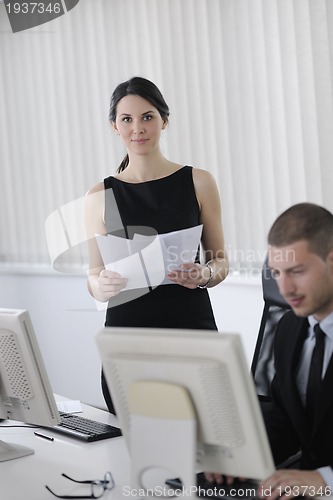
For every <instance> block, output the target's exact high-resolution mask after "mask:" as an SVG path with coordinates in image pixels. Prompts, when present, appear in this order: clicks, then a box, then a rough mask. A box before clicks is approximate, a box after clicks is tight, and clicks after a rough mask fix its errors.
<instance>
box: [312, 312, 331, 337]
mask: <svg viewBox="0 0 333 500" xmlns="http://www.w3.org/2000/svg"><path fill="white" fill-rule="evenodd" d="M308 321H309V325H310V331H311V333H310V337H313V336H314V330H313V327H314V325H316V324H317V323H318V320H317V319H316V318H315V317H314V316H312V315H311V316H308ZM320 328H321V329H322V331H323V332H324V333H325V334H326V335H327V336H328V337H329V338H330V339H331V340H332V341H333V312H331V313H330V314H329V315H328V316H326V317H325V318H324V319H323V320H322V321H320Z"/></svg>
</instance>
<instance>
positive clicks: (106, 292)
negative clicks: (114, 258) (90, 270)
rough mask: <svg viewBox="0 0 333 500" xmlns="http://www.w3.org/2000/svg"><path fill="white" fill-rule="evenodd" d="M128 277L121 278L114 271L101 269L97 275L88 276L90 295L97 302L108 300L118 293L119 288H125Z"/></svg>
mask: <svg viewBox="0 0 333 500" xmlns="http://www.w3.org/2000/svg"><path fill="white" fill-rule="evenodd" d="M127 282H128V278H123V277H122V276H121V275H120V274H118V273H115V272H114V271H109V270H107V269H103V271H101V272H100V274H99V276H97V275H92V276H89V284H90V287H91V290H92V295H93V296H94V298H95V299H96V300H98V301H99V302H108V301H109V300H110V299H111V298H112V297H115V296H116V295H118V294H119V293H120V292H121V290H123V289H124V288H126V286H127Z"/></svg>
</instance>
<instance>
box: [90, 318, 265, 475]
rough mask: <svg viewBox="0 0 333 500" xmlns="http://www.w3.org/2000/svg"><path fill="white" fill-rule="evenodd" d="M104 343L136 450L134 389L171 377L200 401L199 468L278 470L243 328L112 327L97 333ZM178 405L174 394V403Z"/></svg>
mask: <svg viewBox="0 0 333 500" xmlns="http://www.w3.org/2000/svg"><path fill="white" fill-rule="evenodd" d="M97 344H98V347H99V351H100V356H101V358H102V363H103V370H104V373H105V377H106V380H107V383H108V386H109V388H110V392H111V395H112V398H113V401H114V404H115V408H116V411H117V416H118V417H119V419H120V422H121V426H122V430H123V434H124V436H125V438H126V441H127V445H128V447H129V450H130V452H131V446H132V443H131V432H130V431H131V421H133V420H132V418H133V415H131V410H130V405H129V394H130V393H131V391H132V392H133V387H134V388H136V387H139V385H140V382H142V381H143V382H147V381H150V382H158V383H170V384H174V385H176V386H179V387H180V388H183V389H184V390H185V391H186V392H187V394H188V395H189V397H190V399H191V401H192V403H193V407H194V411H195V418H196V422H197V434H196V441H197V442H196V447H197V469H198V470H205V471H211V472H216V473H223V474H227V475H233V476H241V477H247V478H253V479H263V478H266V477H268V476H269V475H270V474H271V473H272V472H273V470H274V464H273V459H272V455H271V450H270V446H269V443H268V439H267V435H266V431H265V427H264V423H263V419H262V415H261V411H260V408H259V403H258V399H257V395H256V392H255V388H254V384H253V380H252V378H251V376H250V373H249V367H248V364H247V361H246V358H245V355H244V351H243V346H242V342H241V338H240V336H239V335H238V334H228V333H219V332H215V331H200V330H172V329H143V328H141V329H140V328H138V329H135V328H133V329H130V328H111V327H107V328H104V329H103V330H102V331H101V332H100V333H99V334H98V335H97ZM138 383H139V385H138ZM154 399H155V400H154V401H153V404H155V405H159V404H161V403H162V404H165V401H163V402H161V401H159V400H158V397H156V398H154ZM151 403H152V402H151V401H150V402H149V404H151ZM176 404H177V403H176V402H174V401H173V400H172V399H170V401H168V405H170V407H171V406H172V405H176ZM167 413H168V411H167ZM147 439H149V438H148V436H147ZM170 439H172V436H170ZM151 445H152V446H153V444H151ZM160 453H161V454H163V450H160ZM179 453H180V454H181V453H182V450H179Z"/></svg>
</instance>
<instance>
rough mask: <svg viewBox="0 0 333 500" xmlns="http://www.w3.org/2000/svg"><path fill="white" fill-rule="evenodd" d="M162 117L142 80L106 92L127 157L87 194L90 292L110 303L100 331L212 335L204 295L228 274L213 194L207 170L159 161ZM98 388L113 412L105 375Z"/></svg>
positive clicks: (151, 87)
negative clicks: (150, 329)
mask: <svg viewBox="0 0 333 500" xmlns="http://www.w3.org/2000/svg"><path fill="white" fill-rule="evenodd" d="M168 117H169V108H168V106H167V104H166V102H165V100H164V98H163V96H162V94H161V92H160V91H159V89H158V88H157V87H156V86H155V84H153V83H152V82H150V81H149V80H146V79H144V78H140V77H134V78H132V79H130V80H129V81H126V82H124V83H121V84H120V85H118V87H117V88H116V89H115V91H114V93H113V95H112V98H111V107H110V115H109V118H110V122H111V125H112V127H113V130H114V132H115V133H116V134H117V135H119V136H120V137H121V139H122V140H123V142H124V145H125V147H126V150H127V154H126V157H125V158H124V160H123V161H122V163H121V165H120V167H119V168H118V170H117V174H116V175H115V176H110V177H108V178H106V179H104V181H103V182H101V183H100V184H98V185H97V186H95V187H93V188H92V189H91V190H90V191H89V192H88V194H87V197H86V225H87V232H88V238H89V273H88V287H89V291H90V293H91V295H92V296H93V297H94V298H95V299H96V300H97V301H99V302H107V303H108V307H107V313H106V321H105V325H106V326H127V327H129V326H132V327H155V328H189V329H191V328H197V329H214V330H215V329H217V327H216V323H215V320H214V315H213V312H212V307H211V303H210V299H209V295H208V293H207V288H210V287H213V286H215V285H217V284H218V283H220V282H221V281H222V280H224V278H225V277H226V276H227V274H228V261H227V256H226V253H225V248H224V237H223V228H222V220H221V205H220V199H219V194H218V189H217V186H216V183H215V180H214V179H213V177H212V176H211V175H210V173H209V172H207V171H205V170H201V169H197V168H192V167H190V166H183V165H179V164H177V163H173V162H172V161H170V160H168V159H167V158H165V156H164V155H163V154H162V152H161V149H160V144H159V141H160V136H161V134H162V132H163V131H164V130H165V129H166V128H167V125H168ZM106 235H107V236H106ZM200 243H201V249H202V256H201V259H200V258H199V245H200ZM102 387H103V392H104V397H105V399H106V402H107V405H108V407H109V410H110V411H111V412H114V408H113V405H112V401H111V398H110V395H109V393H108V390H107V386H106V384H105V381H104V378H103V377H102Z"/></svg>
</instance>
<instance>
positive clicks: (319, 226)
mask: <svg viewBox="0 0 333 500" xmlns="http://www.w3.org/2000/svg"><path fill="white" fill-rule="evenodd" d="M301 240H305V241H307V242H308V247H309V251H310V252H312V253H315V254H317V255H319V256H320V257H321V258H322V259H324V260H325V259H326V257H327V255H328V253H329V252H330V251H331V250H333V214H332V213H331V212H329V211H328V210H326V208H323V207H321V206H319V205H316V204H314V203H298V204H297V205H293V206H292V207H290V208H288V209H287V210H286V211H285V212H283V213H282V214H281V215H280V216H279V217H278V218H277V219H276V221H275V222H274V224H273V225H272V227H271V229H270V231H269V233H268V244H269V245H270V246H274V247H282V246H288V245H291V244H293V243H295V242H296V241H301Z"/></svg>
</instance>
